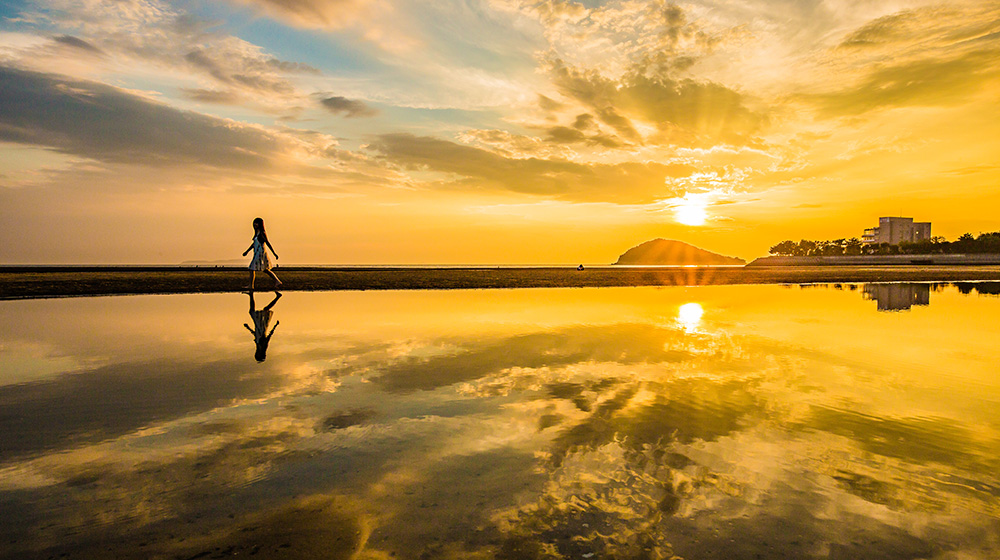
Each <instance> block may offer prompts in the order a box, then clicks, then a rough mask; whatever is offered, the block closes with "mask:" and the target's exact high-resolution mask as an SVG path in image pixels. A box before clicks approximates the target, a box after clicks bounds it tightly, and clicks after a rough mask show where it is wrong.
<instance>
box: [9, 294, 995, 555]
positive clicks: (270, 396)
mask: <svg viewBox="0 0 1000 560" xmlns="http://www.w3.org/2000/svg"><path fill="white" fill-rule="evenodd" d="M692 295H693V294H692V293H691V290H688V289H680V288H678V289H625V290H607V289H601V290H528V291H497V292H491V291H481V292H479V291H469V292H453V293H437V292H411V293H318V294H292V295H289V296H286V297H285V298H283V299H282V310H281V313H282V326H281V329H282V333H281V337H280V339H279V340H280V342H278V341H276V342H275V343H274V344H276V345H277V346H275V345H274V344H272V347H271V349H270V350H269V354H268V359H267V362H266V363H265V364H257V363H255V361H254V360H253V359H252V358H251V356H249V355H248V352H247V347H246V344H247V342H246V332H245V330H243V327H242V326H240V321H242V319H240V317H245V316H246V315H245V314H246V300H245V299H243V300H242V301H241V300H239V299H236V298H235V297H231V296H229V295H214V296H199V297H176V296H150V297H135V298H109V299H103V300H99V301H95V300H66V301H60V302H3V303H2V305H3V312H4V316H6V317H13V318H16V319H17V320H16V321H12V322H10V323H8V324H7V325H5V326H3V327H2V330H0V336H2V337H3V341H4V343H5V344H8V343H9V344H11V345H12V347H32V348H41V347H49V348H52V349H53V350H52V351H51V353H50V354H49V356H51V358H47V357H41V358H37V357H36V358H35V359H36V360H41V361H42V362H44V361H45V360H47V359H51V360H52V362H51V363H60V364H65V363H67V361H66V358H67V356H69V357H71V358H72V361H73V363H87V362H92V361H93V360H94V359H95V357H98V356H100V357H101V359H102V360H103V361H104V362H105V363H104V364H103V365H101V366H100V367H97V368H91V369H82V370H73V371H67V372H64V373H53V374H51V375H50V376H48V377H44V378H41V379H38V378H37V377H33V378H32V379H33V381H32V382H31V383H27V384H25V383H20V382H18V381H17V380H18V379H24V376H18V375H17V372H14V373H12V374H10V379H11V380H12V381H3V383H5V384H4V385H2V386H0V402H2V403H3V405H4V408H3V414H2V416H0V427H2V428H3V430H2V431H0V434H2V435H0V443H2V444H3V445H2V446H0V449H2V451H3V454H2V455H0V457H2V459H0V460H2V462H0V481H2V482H0V509H2V510H3V511H4V512H11V513H10V514H9V515H5V517H6V518H7V519H9V520H11V521H10V522H9V523H7V524H5V526H4V528H3V529H2V535H0V536H2V537H3V539H2V540H0V543H3V544H0V552H3V554H0V556H4V555H8V556H9V555H17V554H22V553H32V554H34V553H37V554H39V555H49V554H55V555H58V554H59V553H61V552H74V553H79V554H82V555H84V556H86V555H87V554H88V553H92V554H98V553H105V551H106V550H107V547H109V546H110V547H111V548H113V549H116V550H118V551H119V552H121V554H124V555H125V556H128V554H130V553H132V554H134V552H129V551H137V550H141V551H142V553H143V555H145V556H149V557H154V556H158V555H159V556H166V557H175V556H180V557H191V556H196V555H198V554H202V553H205V552H208V553H209V554H214V553H215V552H219V551H225V550H230V551H231V552H232V553H234V554H235V553H240V554H242V553H250V552H252V551H254V550H257V551H258V552H266V553H268V554H270V555H271V557H282V555H284V557H304V556H308V554H309V551H310V550H313V548H312V547H315V546H319V545H320V544H321V543H326V542H331V541H332V540H337V539H338V538H339V539H340V540H339V541H338V542H342V543H343V547H342V548H339V549H338V550H339V551H340V553H341V554H342V555H343V556H344V557H348V556H349V555H350V554H354V553H358V554H360V555H361V556H360V557H370V558H379V557H384V556H386V555H389V554H393V553H395V554H396V556H397V557H403V558H416V557H419V556H420V555H421V554H427V555H431V556H435V557H440V558H464V557H468V556H470V555H472V556H487V557H490V556H495V557H505V558H506V557H520V558H563V557H565V558H578V557H584V556H585V555H593V556H592V557H603V558H630V557H664V558H669V557H670V556H671V555H672V554H677V555H680V556H683V557H689V558H698V557H726V558H742V557H747V558H754V557H758V556H759V557H763V558H787V557H800V558H812V557H815V558H828V557H866V556H867V557H871V556H877V557H880V558H913V557H947V556H948V555H949V554H965V555H966V556H968V557H972V558H988V557H990V555H991V554H993V553H995V552H996V551H998V550H1000V543H998V542H997V538H996V535H997V534H1000V531H998V529H1000V527H998V521H997V520H998V519H1000V511H998V506H997V505H996V504H997V503H1000V502H998V500H997V498H998V497H1000V485H998V484H997V483H996V477H995V473H996V472H997V471H998V469H1000V463H998V459H997V457H996V455H995V454H994V453H992V452H991V450H994V449H996V448H997V445H998V443H1000V437H998V432H1000V416H998V412H997V410H1000V408H998V407H997V406H996V405H997V403H998V402H1000V387H998V384H997V382H996V380H995V376H994V375H993V369H992V367H993V366H992V364H993V363H996V361H997V360H998V359H1000V351H998V350H997V349H996V348H995V347H994V345H992V344H988V343H980V341H984V340H987V341H988V340H996V336H997V335H1000V332H998V330H1000V327H998V324H1000V321H997V320H996V319H997V317H998V315H1000V300H996V299H995V298H980V297H978V296H975V295H972V296H965V295H962V294H961V293H959V292H958V291H957V290H955V289H951V288H948V289H943V290H941V291H938V292H936V293H935V302H934V305H933V306H930V307H927V308H924V309H923V312H922V313H921V314H919V315H915V314H878V313H877V312H876V311H875V310H874V309H873V308H872V307H871V305H870V303H868V302H865V301H863V300H862V299H861V298H860V297H858V295H857V293H851V292H844V291H836V290H828V289H813V290H788V289H786V288H782V287H778V286H721V287H710V288H698V289H697V293H696V294H694V295H696V296H697V301H698V302H699V303H692V301H691V300H692V299H695V298H693V297H692ZM54 303H58V305H54ZM94 306H104V307H107V308H109V309H110V310H111V311H113V312H114V314H116V316H118V317H122V318H127V319H125V320H124V321H123V325H124V328H126V329H127V332H124V331H123V332H122V334H121V338H122V339H125V340H127V342H128V344H127V346H121V347H116V346H115V344H113V343H112V342H110V341H114V340H115V339H114V338H113V337H112V338H111V339H109V338H107V337H103V338H102V337H88V336H81V333H79V332H78V331H76V330H73V329H68V328H67V329H62V328H61V327H59V326H58V325H61V324H70V325H72V324H81V322H83V321H85V318H87V317H92V316H93V314H92V311H93V307H94ZM704 308H710V309H712V310H713V312H712V313H711V316H710V317H707V316H705V315H704V314H703V313H702V310H703V309H704ZM53 313H55V314H57V315H58V319H59V320H58V321H55V322H54V323H53V324H54V325H56V326H53V327H52V328H46V329H40V328H38V327H37V325H38V324H40V323H44V322H46V321H50V320H52V314H53ZM97 320H98V321H101V320H103V319H100V318H98V319H97ZM107 323H108V324H107V325H105V326H104V327H105V328H111V327H113V325H114V321H107ZM177 324H186V325H190V328H189V330H188V331H187V332H186V333H185V335H184V336H178V335H177V332H176V330H173V329H171V326H172V325H177ZM664 325H672V326H669V327H668V326H664ZM900 331H905V332H906V333H907V336H906V337H899V336H898V334H897V333H898V332H900ZM973 335H975V336H973ZM931 339H933V340H936V341H938V344H939V345H940V348H942V349H946V350H941V351H938V352H936V353H934V354H930V356H931V357H932V361H930V362H928V360H927V356H928V354H927V353H926V346H927V341H928V340H931ZM157 357H159V359H160V360H168V361H167V362H165V363H169V364H170V366H169V367H167V366H165V365H164V366H162V367H161V366H156V365H153V364H157V363H160V362H156V361H155V360H156V359H157ZM934 359H936V361H933V360H934ZM46 363H47V362H46ZM43 366H46V364H45V363H42V364H36V365H35V366H34V369H33V370H32V371H34V372H38V371H48V370H47V369H46V367H43ZM49 369H51V368H49ZM35 375H37V374H35ZM5 379H6V378H5ZM168 388H169V389H170V390H165V389H168ZM174 389H176V390H174ZM66 403H69V406H67V405H66ZM46 418H50V419H51V420H52V421H51V422H49V421H46V420H45V419H46ZM56 420H58V421H56ZM317 519H321V520H324V521H323V522H322V523H319V522H318V521H316V520H317ZM192 521H194V522H192ZM279 526H282V527H286V529H284V530H279V529H277V527H279ZM286 541H287V542H286ZM140 545H144V546H140ZM284 545H288V546H284ZM255 547H256V548H255ZM121 554H120V555H121Z"/></svg>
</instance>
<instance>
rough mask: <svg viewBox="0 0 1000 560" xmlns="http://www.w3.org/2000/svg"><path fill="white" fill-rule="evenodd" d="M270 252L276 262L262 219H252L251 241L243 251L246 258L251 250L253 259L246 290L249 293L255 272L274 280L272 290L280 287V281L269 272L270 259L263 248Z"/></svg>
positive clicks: (276, 255)
mask: <svg viewBox="0 0 1000 560" xmlns="http://www.w3.org/2000/svg"><path fill="white" fill-rule="evenodd" d="M265 246H266V247H267V248H268V249H270V250H271V253H273V254H274V259H275V260H278V253H275V252H274V247H271V242H270V241H268V240H267V232H266V231H265V230H264V219H263V218H254V219H253V241H251V242H250V246H249V247H247V250H246V251H243V256H244V257H245V256H247V253H249V252H250V250H251V249H252V250H253V259H251V260H250V285H249V286H247V289H248V290H250V291H251V292H252V291H253V285H254V280H255V279H256V277H257V271H259V270H263V271H264V272H266V273H268V275H270V276H271V278H274V289H275V290H277V289H278V288H279V287H281V280H278V277H277V276H275V274H274V273H273V272H271V259H269V258H267V251H266V250H265V249H264V247H265Z"/></svg>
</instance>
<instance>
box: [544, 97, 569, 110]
mask: <svg viewBox="0 0 1000 560" xmlns="http://www.w3.org/2000/svg"><path fill="white" fill-rule="evenodd" d="M538 106H539V107H541V108H542V109H543V110H545V111H558V110H559V109H562V108H563V107H565V105H564V104H562V103H560V102H558V101H556V100H555V99H552V98H550V97H546V96H544V95H541V94H539V95H538Z"/></svg>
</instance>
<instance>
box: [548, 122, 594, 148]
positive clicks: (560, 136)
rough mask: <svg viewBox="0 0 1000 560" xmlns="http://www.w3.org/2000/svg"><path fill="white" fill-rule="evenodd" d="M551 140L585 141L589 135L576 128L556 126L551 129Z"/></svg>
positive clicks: (566, 141) (565, 141) (562, 141)
mask: <svg viewBox="0 0 1000 560" xmlns="http://www.w3.org/2000/svg"><path fill="white" fill-rule="evenodd" d="M548 132H549V135H548V137H549V140H551V141H553V142H559V143H567V144H568V143H573V142H583V141H585V140H586V139H587V137H586V136H585V135H584V134H583V133H582V132H580V131H579V130H577V129H575V128H569V127H566V126H556V127H553V128H550V129H549V131H548Z"/></svg>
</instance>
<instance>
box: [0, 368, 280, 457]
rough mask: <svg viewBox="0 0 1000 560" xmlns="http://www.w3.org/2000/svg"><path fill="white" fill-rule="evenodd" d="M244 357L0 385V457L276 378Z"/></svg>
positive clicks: (246, 390) (122, 428) (197, 408)
mask: <svg viewBox="0 0 1000 560" xmlns="http://www.w3.org/2000/svg"><path fill="white" fill-rule="evenodd" d="M249 363H250V362H249V360H248V359H247V360H231V361H217V362H207V363H195V364H191V363H175V362H171V361H166V360H160V361H150V362H142V363H122V364H113V365H108V366H104V367H101V368H98V369H94V370H91V371H86V372H79V373H74V374H70V375H63V376H60V377H58V378H56V379H53V380H51V381H45V382H41V383H31V384H23V385H7V386H4V387H0V407H2V409H3V414H2V415H0V462H4V461H8V460H10V459H12V458H14V457H19V456H24V455H32V454H35V453H40V452H48V451H51V450H53V449H63V448H66V447H70V446H74V445H80V444H83V443H93V442H98V441H102V440H105V439H109V438H113V437H116V436H120V435H123V434H127V433H130V432H132V431H134V430H136V429H139V428H142V427H144V426H147V425H149V424H151V423H153V422H160V421H166V420H171V419H175V418H180V417H184V416H186V415H188V414H192V413H197V412H202V411H205V410H210V409H212V408H215V407H218V406H222V405H224V404H227V403H229V402H231V401H232V400H233V399H236V398H250V397H258V396H261V395H263V394H265V393H267V392H268V391H270V390H273V389H275V388H277V387H279V386H280V385H281V382H282V378H281V377H280V376H279V375H277V374H276V373H275V371H274V370H273V369H270V368H269V369H268V370H266V373H262V372H260V371H259V368H258V369H257V370H255V369H254V368H251V367H250V365H249ZM254 366H256V364H254ZM248 371H255V375H247V372H248Z"/></svg>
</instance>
